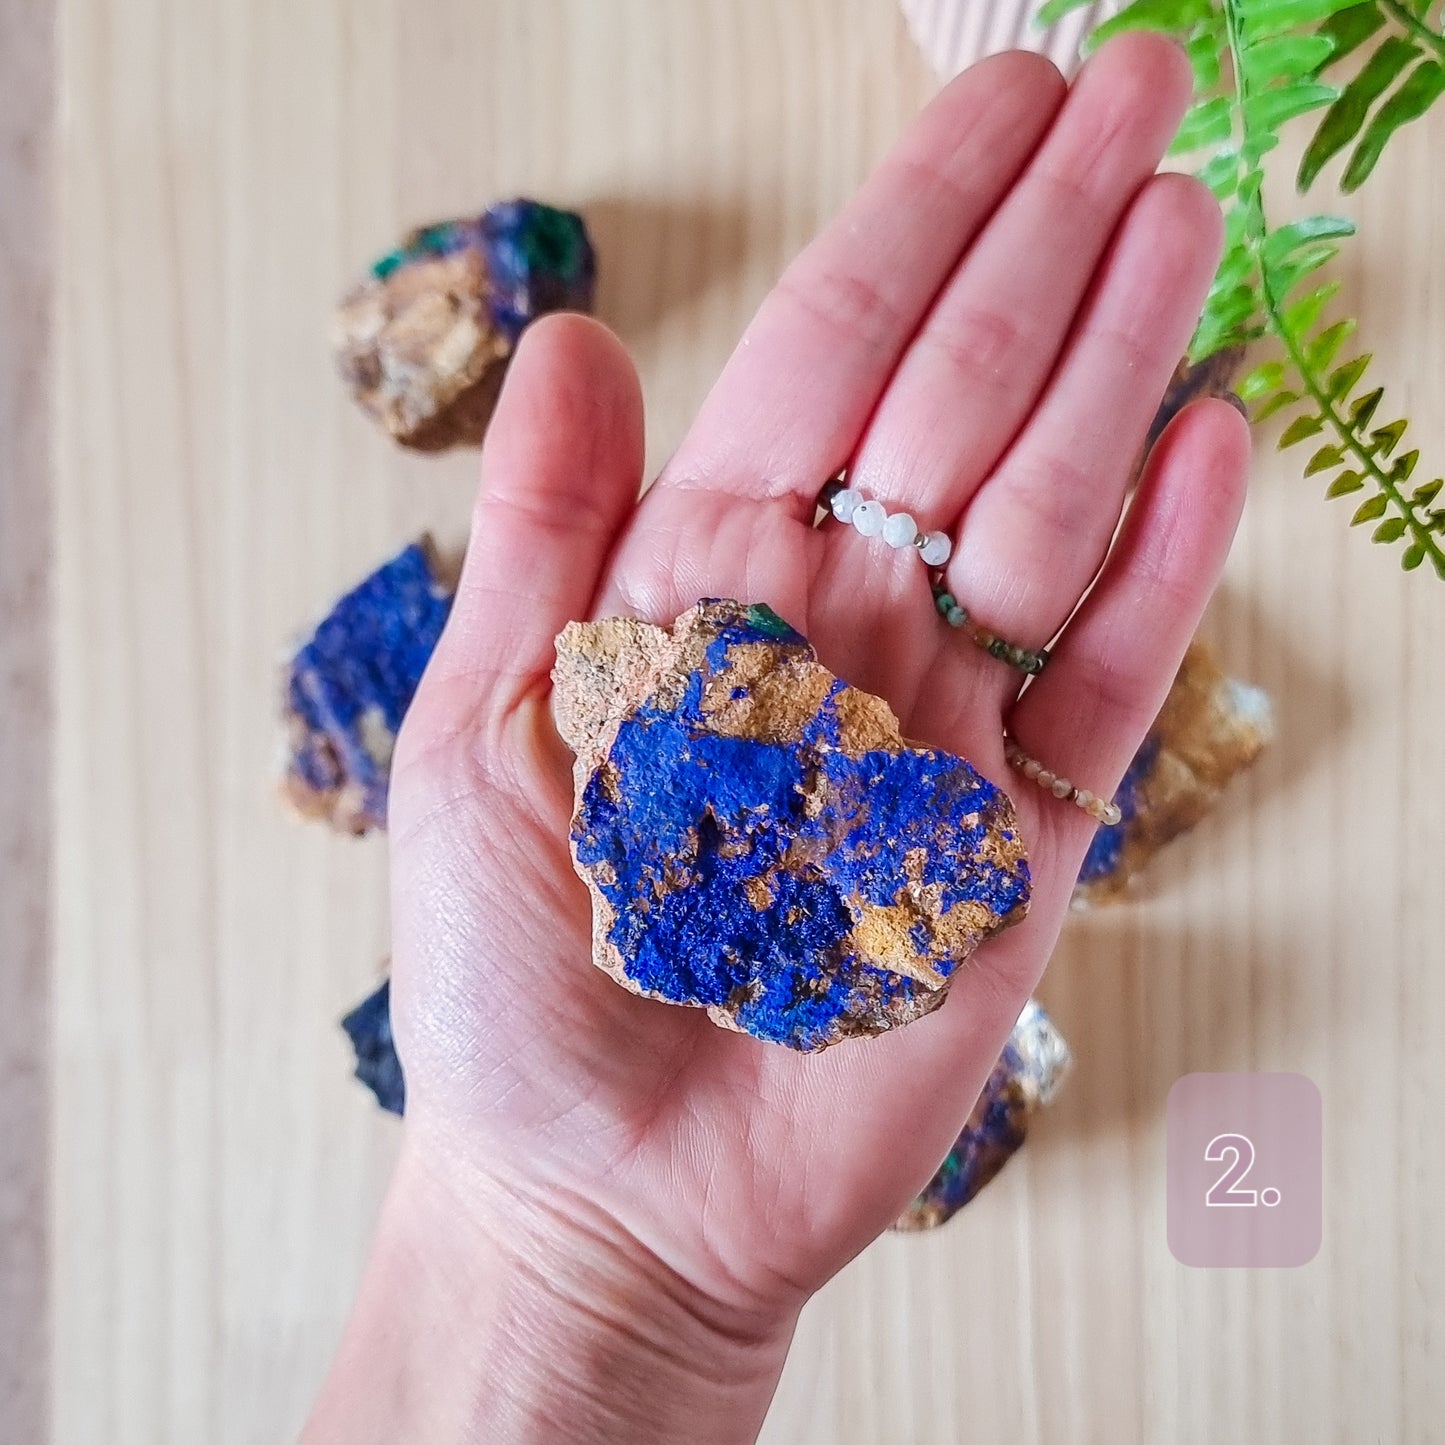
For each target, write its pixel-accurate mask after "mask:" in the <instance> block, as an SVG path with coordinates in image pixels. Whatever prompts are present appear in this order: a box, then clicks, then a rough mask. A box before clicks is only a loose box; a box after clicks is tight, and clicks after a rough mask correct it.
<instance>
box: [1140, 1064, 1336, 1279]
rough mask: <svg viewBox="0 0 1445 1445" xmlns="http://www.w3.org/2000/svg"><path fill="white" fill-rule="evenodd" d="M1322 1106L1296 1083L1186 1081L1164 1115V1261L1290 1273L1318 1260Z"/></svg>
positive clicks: (1282, 1078) (1205, 1077)
mask: <svg viewBox="0 0 1445 1445" xmlns="http://www.w3.org/2000/svg"><path fill="white" fill-rule="evenodd" d="M1323 1114H1324V1110H1323V1106H1322V1104H1321V1101H1320V1091H1319V1089H1317V1088H1316V1087H1315V1085H1314V1083H1313V1082H1312V1081H1311V1080H1309V1079H1307V1078H1305V1076H1304V1075H1303V1074H1186V1075H1185V1076H1184V1077H1183V1078H1182V1079H1180V1080H1178V1081H1177V1082H1176V1083H1175V1085H1174V1087H1173V1088H1172V1089H1170V1091H1169V1104H1168V1109H1167V1113H1166V1143H1167V1154H1168V1218H1169V1252H1170V1253H1171V1254H1172V1255H1173V1256H1174V1258H1175V1259H1177V1260H1178V1261H1179V1262H1180V1263H1181V1264H1188V1265H1195V1266H1197V1267H1200V1268H1219V1267H1229V1266H1234V1267H1241V1266H1242V1267H1245V1268H1260V1267H1265V1268H1269V1267H1273V1268H1290V1267H1292V1266H1295V1265H1301V1264H1308V1263H1309V1262H1310V1260H1312V1259H1313V1258H1314V1257H1315V1255H1316V1254H1317V1253H1318V1252H1319V1247H1320V1239H1321V1235H1322V1231H1323V1216H1324V1210H1323V1192H1324V1190H1323V1179H1324V1158H1323V1154H1324V1150H1323V1136H1324V1123H1323Z"/></svg>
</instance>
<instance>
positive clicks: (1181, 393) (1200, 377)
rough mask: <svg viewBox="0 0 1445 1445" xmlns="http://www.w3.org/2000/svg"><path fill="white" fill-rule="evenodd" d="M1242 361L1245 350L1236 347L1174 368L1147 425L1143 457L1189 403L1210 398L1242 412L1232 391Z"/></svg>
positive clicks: (1242, 406) (1241, 407)
mask: <svg viewBox="0 0 1445 1445" xmlns="http://www.w3.org/2000/svg"><path fill="white" fill-rule="evenodd" d="M1243 360H1244V348H1243V347H1239V346H1235V347H1231V348H1229V349H1228V350H1227V351H1216V352H1215V353H1214V355H1213V356H1206V357H1205V358H1204V360H1203V361H1194V362H1191V361H1190V360H1189V358H1188V357H1185V359H1184V360H1183V361H1181V362H1180V363H1179V365H1178V366H1176V367H1175V368H1174V375H1173V376H1172V377H1170V378H1169V387H1168V390H1166V391H1165V393H1164V399H1163V401H1161V402H1160V403H1159V410H1158V411H1157V412H1155V413H1154V420H1153V421H1152V422H1150V423H1149V436H1148V439H1147V440H1146V441H1145V443H1144V451H1145V454H1146V455H1147V454H1148V452H1149V449H1150V448H1151V447H1152V446H1153V445H1154V443H1155V442H1156V441H1158V440H1159V438H1160V436H1161V435H1162V434H1163V431H1164V428H1165V427H1166V426H1168V425H1169V423H1170V422H1171V421H1173V420H1174V418H1175V417H1176V416H1178V415H1179V413H1180V412H1181V411H1183V410H1184V408H1185V407H1186V406H1188V405H1189V404H1190V403H1191V402H1195V401H1202V400H1203V399H1204V398H1205V397H1207V396H1213V397H1218V398H1219V399H1220V400H1223V401H1228V402H1232V403H1233V404H1234V405H1235V406H1237V407H1238V408H1239V409H1240V411H1243V410H1244V403H1243V402H1241V401H1240V399H1239V398H1238V397H1237V396H1236V395H1235V394H1234V390H1233V387H1234V377H1235V373H1236V372H1238V370H1239V367H1240V363H1241V362H1242V361H1243Z"/></svg>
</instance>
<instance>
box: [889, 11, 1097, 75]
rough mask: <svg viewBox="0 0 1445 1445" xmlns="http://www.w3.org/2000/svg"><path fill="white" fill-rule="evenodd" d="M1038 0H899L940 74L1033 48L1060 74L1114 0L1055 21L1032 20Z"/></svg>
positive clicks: (1068, 70)
mask: <svg viewBox="0 0 1445 1445" xmlns="http://www.w3.org/2000/svg"><path fill="white" fill-rule="evenodd" d="M1041 3H1042V0H901V4H902V6H903V13H904V15H905V16H906V17H907V20H908V28H909V30H910V31H912V33H913V38H914V40H916V41H917V42H918V46H919V48H920V49H921V50H922V51H923V54H924V55H925V57H926V58H927V60H928V63H929V64H930V65H931V66H932V67H933V68H934V70H936V71H937V72H938V75H939V77H940V79H943V80H951V79H952V78H953V77H954V76H955V75H957V74H958V72H959V71H960V70H965V69H967V68H968V67H969V66H970V65H972V64H973V62H974V61H975V60H982V59H983V57H984V56H985V55H994V54H996V53H997V52H998V51H1000V50H1036V51H1038V52H1039V54H1040V55H1047V56H1048V57H1049V59H1050V60H1052V61H1053V62H1054V64H1055V65H1057V66H1058V67H1059V69H1060V70H1061V71H1063V73H1064V74H1065V75H1072V74H1073V73H1074V71H1075V70H1077V69H1078V68H1079V47H1080V46H1081V45H1082V44H1083V42H1084V37H1085V36H1086V35H1087V34H1088V33H1089V31H1090V30H1092V29H1093V28H1094V26H1095V25H1097V24H1098V23H1099V22H1100V21H1101V20H1106V19H1107V18H1108V17H1109V16H1110V15H1112V14H1114V12H1115V11H1116V10H1118V9H1119V8H1120V5H1119V0H1096V3H1094V4H1092V5H1086V6H1085V7H1084V8H1083V9H1082V10H1075V11H1074V12H1073V14H1071V15H1066V16H1065V17H1064V18H1063V19H1062V20H1061V21H1059V23H1058V24H1057V25H1050V26H1048V27H1046V28H1040V27H1039V26H1038V25H1035V24H1034V18H1033V17H1034V15H1035V14H1036V13H1037V12H1038V10H1039V8H1040V4H1041Z"/></svg>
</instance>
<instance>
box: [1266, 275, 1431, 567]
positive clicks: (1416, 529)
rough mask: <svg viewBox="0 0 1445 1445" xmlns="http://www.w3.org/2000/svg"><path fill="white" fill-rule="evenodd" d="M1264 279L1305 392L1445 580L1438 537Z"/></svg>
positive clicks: (1274, 320)
mask: <svg viewBox="0 0 1445 1445" xmlns="http://www.w3.org/2000/svg"><path fill="white" fill-rule="evenodd" d="M1260 279H1261V281H1262V283H1263V284H1262V286H1261V288H1260V289H1261V291H1262V293H1263V296H1264V309H1265V314H1266V315H1267V316H1268V317H1269V321H1270V325H1271V326H1272V327H1273V328H1274V332H1275V335H1276V336H1278V337H1279V339H1280V341H1281V343H1282V344H1283V345H1284V349H1285V351H1286V352H1287V353H1288V354H1289V359H1290V361H1291V362H1293V363H1294V367H1295V370H1296V371H1298V372H1299V375H1300V380H1301V381H1302V382H1303V383H1304V388H1305V390H1306V391H1307V392H1309V394H1310V396H1311V398H1312V399H1313V400H1314V402H1315V404H1316V405H1317V406H1318V407H1319V409H1320V415H1321V416H1322V417H1323V418H1324V419H1325V420H1326V421H1327V422H1329V424H1330V426H1331V427H1333V428H1334V431H1335V434H1336V436H1338V437H1339V439H1340V442H1341V443H1342V444H1343V446H1344V447H1345V449H1346V450H1347V451H1348V452H1349V453H1350V455H1351V456H1353V457H1354V458H1355V460H1356V461H1358V462H1359V464H1360V466H1361V467H1362V468H1363V469H1364V471H1365V473H1366V474H1367V475H1368V476H1369V477H1371V478H1372V479H1373V481H1374V483H1375V485H1376V486H1377V487H1379V489H1380V490H1381V491H1382V492H1383V493H1384V494H1385V496H1386V497H1387V498H1388V499H1389V500H1390V501H1391V502H1393V503H1394V504H1395V508H1396V510H1397V511H1398V512H1399V513H1400V515H1401V516H1402V517H1403V518H1404V519H1405V525H1406V527H1408V528H1409V530H1410V535H1411V537H1412V538H1413V539H1414V540H1415V542H1416V543H1417V544H1418V545H1419V546H1420V547H1421V549H1422V550H1423V551H1424V553H1425V555H1426V556H1427V557H1429V558H1430V560H1431V562H1432V563H1433V564H1434V566H1435V569H1436V571H1437V573H1438V574H1439V575H1440V576H1442V577H1445V552H1442V551H1441V550H1440V547H1439V544H1438V543H1437V542H1436V541H1435V537H1434V534H1433V533H1432V532H1431V531H1430V529H1429V527H1428V526H1427V525H1426V524H1425V523H1424V522H1422V521H1421V520H1420V519H1419V518H1418V517H1417V516H1416V515H1415V509H1414V508H1413V507H1412V506H1411V505H1410V503H1409V502H1408V501H1406V499H1405V497H1404V494H1403V493H1402V492H1401V491H1400V489H1399V488H1398V487H1397V486H1396V485H1395V483H1394V481H1393V480H1392V479H1391V477H1390V475H1389V473H1388V472H1385V471H1383V470H1382V469H1381V467H1380V465H1379V463H1378V462H1377V461H1376V460H1375V455H1374V453H1373V452H1372V451H1370V449H1369V448H1368V447H1367V446H1366V445H1365V444H1364V443H1363V442H1362V441H1361V440H1360V438H1359V436H1358V434H1357V433H1356V432H1355V430H1354V428H1353V427H1352V426H1351V425H1350V423H1349V422H1348V421H1347V420H1346V419H1345V418H1344V417H1342V416H1341V415H1340V412H1339V408H1338V407H1336V405H1335V402H1334V398H1333V397H1331V396H1330V394H1329V392H1328V391H1327V390H1326V389H1325V388H1324V387H1322V386H1321V385H1320V382H1319V378H1318V377H1317V376H1316V375H1315V374H1314V372H1313V371H1312V370H1311V369H1310V366H1309V363H1308V360H1307V359H1306V357H1305V355H1304V353H1303V351H1302V350H1301V348H1300V346H1299V343H1298V341H1297V339H1296V338H1295V335H1294V333H1293V332H1291V331H1290V330H1289V329H1288V328H1287V327H1286V326H1285V324H1284V318H1283V317H1282V316H1281V315H1280V313H1279V307H1278V306H1277V305H1276V303H1275V298H1274V293H1273V290H1272V288H1271V286H1270V280H1269V274H1268V272H1267V271H1266V270H1265V269H1264V267H1263V265H1262V264H1261V267H1260Z"/></svg>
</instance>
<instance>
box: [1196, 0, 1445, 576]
mask: <svg viewBox="0 0 1445 1445" xmlns="http://www.w3.org/2000/svg"><path fill="white" fill-rule="evenodd" d="M1282 3H1286V4H1288V3H1294V0H1282ZM1254 4H1255V0H1224V5H1223V11H1222V14H1223V20H1224V36H1225V40H1226V43H1227V44H1228V46H1229V48H1230V55H1231V58H1232V60H1233V63H1234V74H1235V77H1236V83H1237V87H1238V106H1237V110H1238V113H1239V117H1240V137H1239V144H1238V146H1237V150H1238V153H1239V155H1240V157H1241V166H1242V167H1243V166H1244V165H1245V163H1246V158H1249V157H1255V158H1257V157H1259V156H1262V155H1263V154H1265V152H1266V151H1267V150H1268V149H1269V145H1267V144H1265V143H1264V141H1265V140H1266V139H1268V136H1269V133H1270V130H1271V124H1272V122H1273V119H1274V117H1275V116H1276V115H1277V114H1278V113H1279V108H1271V107H1267V106H1265V105H1262V104H1261V103H1260V101H1261V97H1262V96H1269V95H1271V94H1275V93H1279V92H1280V91H1283V93H1285V94H1286V95H1288V94H1289V92H1290V90H1291V89H1292V88H1294V87H1295V85H1296V81H1295V79H1294V77H1293V76H1292V75H1291V76H1288V77H1287V78H1285V79H1284V80H1283V81H1282V82H1281V81H1279V80H1278V75H1279V72H1278V70H1269V71H1267V72H1265V73H1263V74H1261V71H1260V70H1259V69H1257V68H1256V67H1257V66H1258V64H1259V51H1260V49H1261V48H1262V47H1261V46H1259V45H1251V43H1250V40H1249V35H1250V33H1251V32H1250V29H1249V26H1248V24H1247V22H1245V21H1244V20H1243V18H1242V16H1241V13H1240V11H1241V9H1242V7H1243V6H1244V5H1248V7H1249V13H1251V14H1252V13H1253V10H1254ZM1304 53H1305V52H1303V51H1299V52H1295V53H1294V54H1293V55H1292V56H1291V58H1290V60H1289V62H1288V64H1286V66H1285V69H1286V70H1288V69H1289V65H1292V64H1295V63H1297V61H1298V58H1299V57H1300V56H1302V55H1303V54H1304ZM1261 80H1263V81H1264V83H1265V87H1266V88H1265V89H1264V90H1263V91H1261V90H1260V89H1259V88H1258V86H1259V82H1260V81H1261ZM1297 94H1301V95H1302V92H1297ZM1308 108H1309V107H1305V109H1308ZM1295 113H1296V114H1302V113H1303V110H1298V111H1295ZM1233 213H1236V214H1237V215H1238V220H1236V221H1235V230H1236V231H1237V233H1238V235H1239V238H1240V242H1239V244H1240V250H1241V252H1242V253H1243V254H1244V255H1245V256H1246V257H1247V258H1248V263H1249V264H1248V267H1246V266H1244V265H1242V264H1241V262H1240V260H1239V259H1238V258H1233V259H1232V260H1230V261H1229V263H1228V265H1226V266H1221V272H1222V273H1223V272H1225V271H1229V272H1231V273H1244V272H1245V271H1246V270H1248V271H1250V273H1251V274H1249V275H1248V277H1247V279H1246V280H1245V282H1244V284H1245V285H1246V286H1247V287H1248V288H1249V289H1250V290H1251V291H1252V293H1253V294H1254V295H1255V296H1257V298H1258V300H1259V304H1260V308H1261V312H1262V323H1263V325H1262V329H1263V332H1264V333H1265V334H1267V335H1269V336H1271V337H1273V338H1274V339H1275V340H1276V341H1277V342H1278V343H1279V346H1280V348H1281V350H1282V352H1283V356H1282V357H1278V358H1274V359H1272V360H1269V361H1266V362H1264V363H1263V364H1261V365H1257V366H1256V367H1255V368H1254V370H1252V371H1251V372H1250V373H1249V374H1248V375H1247V376H1246V377H1245V378H1244V379H1243V381H1242V382H1241V383H1240V395H1241V397H1244V398H1245V399H1246V400H1248V401H1251V402H1254V403H1256V406H1255V418H1254V419H1255V420H1256V421H1258V420H1262V419H1263V418H1264V417H1265V416H1268V415H1273V414H1274V413H1276V412H1278V413H1281V414H1288V413H1290V412H1293V413H1294V415H1293V417H1292V419H1291V420H1290V421H1289V423H1288V425H1287V426H1286V427H1285V429H1284V432H1283V434H1282V435H1281V437H1280V442H1279V444H1280V447H1281V449H1283V448H1287V447H1293V446H1298V445H1299V444H1300V443H1301V442H1304V441H1307V440H1310V439H1312V438H1318V439H1319V440H1318V441H1317V442H1316V443H1315V449H1314V451H1313V452H1312V454H1311V456H1310V459H1309V461H1308V462H1307V463H1306V465H1305V468H1304V472H1305V475H1306V476H1317V475H1327V476H1329V478H1330V480H1329V483H1328V485H1327V487H1326V495H1327V496H1331V497H1340V496H1349V495H1352V494H1353V493H1355V492H1359V491H1364V490H1366V489H1368V488H1373V489H1372V490H1370V494H1369V495H1368V496H1366V497H1365V498H1364V500H1363V501H1361V502H1359V503H1358V505H1357V506H1356V508H1355V512H1354V515H1353V516H1352V517H1351V519H1350V524H1351V526H1364V525H1366V524H1368V523H1374V524H1375V525H1374V528H1373V530H1372V532H1371V538H1372V540H1374V541H1376V542H1381V543H1398V542H1405V543H1406V545H1405V548H1404V550H1403V552H1402V553H1401V558H1400V561H1401V566H1403V567H1404V568H1405V569H1406V571H1413V570H1414V569H1415V568H1416V567H1418V566H1419V565H1420V564H1421V563H1422V562H1423V561H1424V560H1425V559H1426V558H1427V557H1428V558H1429V559H1430V561H1431V564H1432V565H1433V566H1434V568H1435V571H1436V573H1437V574H1438V575H1439V576H1440V577H1441V578H1442V579H1445V546H1442V538H1445V510H1442V509H1441V508H1439V507H1438V506H1436V505H1435V501H1436V498H1437V497H1438V495H1439V493H1440V491H1441V490H1442V487H1445V481H1442V480H1441V479H1439V478H1437V479H1435V480H1433V481H1430V482H1427V483H1424V484H1423V485H1420V486H1417V487H1415V488H1414V489H1413V490H1411V489H1409V483H1410V481H1411V478H1412V474H1413V472H1414V470H1415V466H1416V464H1417V462H1418V460H1419V453H1418V452H1417V451H1411V452H1407V453H1405V454H1404V455H1403V456H1400V457H1397V458H1395V459H1394V460H1391V455H1392V453H1393V452H1394V450H1395V448H1396V447H1397V446H1398V444H1399V442H1400V440H1401V438H1402V437H1403V436H1404V434H1405V430H1406V426H1407V423H1406V422H1405V421H1404V419H1403V418H1402V419H1399V420H1397V421H1393V422H1390V423H1388V424H1387V425H1385V426H1375V425H1374V418H1375V415H1376V413H1377V412H1378V410H1379V407H1380V403H1381V401H1382V399H1383V397H1384V391H1383V388H1379V387H1376V388H1372V389H1370V390H1364V391H1362V390H1360V388H1361V385H1362V383H1363V381H1364V378H1365V374H1366V372H1367V371H1368V369H1369V365H1370V356H1369V353H1367V352H1366V353H1362V354H1360V355H1356V356H1353V357H1351V358H1350V359H1349V360H1347V361H1344V362H1339V361H1338V357H1339V354H1340V352H1341V350H1342V348H1343V347H1344V344H1345V342H1346V341H1348V340H1349V338H1350V337H1351V336H1352V335H1353V334H1354V330H1355V323H1354V321H1353V320H1352V319H1345V320H1338V321H1333V322H1325V320H1324V316H1325V313H1326V310H1327V308H1328V305H1329V302H1330V301H1331V300H1332V299H1333V297H1334V294H1335V291H1336V290H1337V287H1336V286H1335V285H1334V284H1333V283H1326V284H1325V285H1322V286H1313V287H1311V288H1310V289H1309V290H1307V291H1306V292H1305V293H1304V294H1303V295H1298V294H1296V293H1297V292H1298V291H1299V289H1300V287H1301V286H1302V284H1303V283H1304V282H1305V281H1306V280H1307V279H1309V278H1310V277H1311V276H1312V275H1313V273H1314V272H1315V271H1317V270H1318V268H1319V266H1320V265H1322V264H1323V259H1322V258H1324V257H1326V256H1327V255H1328V254H1330V253H1332V251H1333V245H1332V243H1333V242H1334V241H1335V240H1337V239H1339V238H1340V237H1342V236H1345V235H1348V234H1349V233H1350V231H1351V230H1352V229H1353V228H1352V227H1351V226H1350V225H1349V223H1348V222H1347V221H1343V220H1340V219H1338V218H1334V217H1328V216H1311V217H1307V218H1306V219H1305V220H1302V221H1293V222H1291V223H1289V224H1288V225H1285V226H1280V227H1278V228H1276V229H1274V230H1271V229H1270V228H1269V225H1268V222H1267V220H1266V216H1265V209H1264V197H1263V188H1262V184H1261V180H1260V179H1259V178H1258V164H1257V159H1256V163H1255V167H1254V169H1253V170H1242V172H1241V180H1240V185H1239V187H1238V194H1237V199H1236V201H1235V203H1234V206H1233ZM1230 219H1233V216H1232V215H1231V217H1230ZM1196 339H1197V338H1196Z"/></svg>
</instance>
